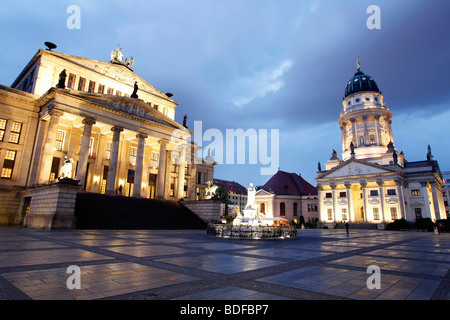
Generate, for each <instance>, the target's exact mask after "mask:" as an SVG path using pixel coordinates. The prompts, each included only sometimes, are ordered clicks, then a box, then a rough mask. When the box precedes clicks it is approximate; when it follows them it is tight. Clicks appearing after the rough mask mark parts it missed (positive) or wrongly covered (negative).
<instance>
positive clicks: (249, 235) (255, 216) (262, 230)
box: [207, 183, 297, 240]
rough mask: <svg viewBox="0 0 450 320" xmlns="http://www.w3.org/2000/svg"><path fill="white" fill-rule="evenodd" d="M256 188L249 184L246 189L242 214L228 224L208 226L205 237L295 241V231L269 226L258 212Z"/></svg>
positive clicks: (283, 227) (291, 228) (287, 227)
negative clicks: (245, 199)
mask: <svg viewBox="0 0 450 320" xmlns="http://www.w3.org/2000/svg"><path fill="white" fill-rule="evenodd" d="M255 196H256V188H254V187H253V183H250V188H248V189H247V204H246V206H245V209H244V210H242V213H239V214H238V215H237V216H236V218H234V220H233V222H232V223H229V224H210V225H209V226H208V228H207V236H209V237H219V238H230V239H278V240H292V239H297V229H296V228H295V227H293V226H274V225H269V222H268V221H269V220H266V221H265V219H264V215H263V214H262V213H259V212H258V205H257V204H255Z"/></svg>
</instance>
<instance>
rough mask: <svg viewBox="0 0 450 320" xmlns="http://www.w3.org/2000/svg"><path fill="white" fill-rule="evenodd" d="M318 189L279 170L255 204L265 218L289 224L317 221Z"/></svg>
mask: <svg viewBox="0 0 450 320" xmlns="http://www.w3.org/2000/svg"><path fill="white" fill-rule="evenodd" d="M317 198H318V196H317V189H316V188H315V187H314V186H312V185H311V184H310V183H308V182H307V181H306V180H305V179H303V178H302V177H301V176H299V175H298V174H296V173H291V172H285V171H281V170H278V172H277V173H276V174H274V175H273V176H272V177H271V178H270V179H269V180H268V181H267V182H266V183H265V184H264V186H262V187H261V188H260V189H259V190H258V191H257V192H256V196H255V200H256V201H255V203H256V204H257V205H258V208H259V212H260V213H262V214H263V215H264V216H265V218H269V219H277V218H282V219H286V220H287V221H289V223H292V222H294V223H300V221H301V217H302V216H303V219H304V221H305V222H313V221H317V220H318V218H319V214H318V206H317V202H318V199H317Z"/></svg>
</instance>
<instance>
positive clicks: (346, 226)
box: [345, 222, 349, 236]
mask: <svg viewBox="0 0 450 320" xmlns="http://www.w3.org/2000/svg"><path fill="white" fill-rule="evenodd" d="M348 227H349V225H348V222H346V223H345V230H346V231H347V236H348Z"/></svg>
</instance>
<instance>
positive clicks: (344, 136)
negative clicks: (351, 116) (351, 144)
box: [341, 123, 348, 152]
mask: <svg viewBox="0 0 450 320" xmlns="http://www.w3.org/2000/svg"><path fill="white" fill-rule="evenodd" d="M346 131H347V130H346V125H345V123H343V124H342V125H341V135H342V152H345V151H346V150H347V148H348V146H347V132H346Z"/></svg>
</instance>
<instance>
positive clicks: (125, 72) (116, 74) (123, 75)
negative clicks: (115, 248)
mask: <svg viewBox="0 0 450 320" xmlns="http://www.w3.org/2000/svg"><path fill="white" fill-rule="evenodd" d="M42 51H43V53H44V54H51V55H53V56H56V57H58V58H60V59H63V60H65V61H67V62H70V63H73V64H76V65H78V66H81V67H83V68H86V69H89V70H91V71H94V72H96V73H99V74H101V75H103V76H105V77H108V78H111V79H113V80H115V81H119V82H121V83H123V84H126V85H128V86H130V87H133V86H134V83H135V82H138V83H139V91H145V92H147V93H150V94H152V95H154V96H157V97H159V98H162V99H164V100H168V101H170V102H172V103H174V104H176V105H177V103H176V102H175V101H174V100H172V99H171V98H169V97H168V96H166V95H165V94H164V93H162V92H161V91H159V90H158V89H156V88H155V87H154V86H152V85H151V84H150V83H148V82H147V81H145V80H144V79H142V78H141V77H139V76H138V75H137V74H135V73H134V72H133V71H132V70H130V68H129V67H127V66H125V65H123V64H119V63H111V62H104V61H98V60H93V59H88V58H82V57H77V56H73V55H69V54H65V53H60V52H54V51H47V50H42Z"/></svg>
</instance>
